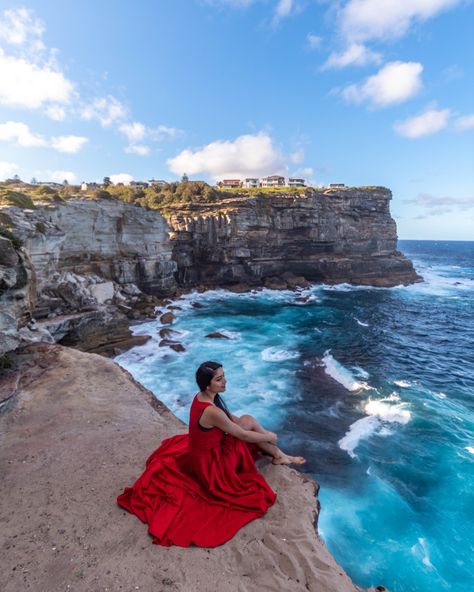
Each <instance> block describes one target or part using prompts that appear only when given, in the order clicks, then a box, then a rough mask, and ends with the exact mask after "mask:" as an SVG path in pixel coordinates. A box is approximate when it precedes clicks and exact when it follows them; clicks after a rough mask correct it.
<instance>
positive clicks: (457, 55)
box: [0, 0, 474, 240]
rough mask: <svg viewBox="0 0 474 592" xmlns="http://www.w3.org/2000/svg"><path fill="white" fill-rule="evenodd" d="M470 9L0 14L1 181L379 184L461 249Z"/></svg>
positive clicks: (404, 5)
mask: <svg viewBox="0 0 474 592" xmlns="http://www.w3.org/2000/svg"><path fill="white" fill-rule="evenodd" d="M473 25H474V2H473V0H340V1H339V0H333V1H331V0H137V2H135V3H131V2H129V1H128V0H116V1H115V2H114V3H110V2H105V1H103V0H102V1H100V0H93V1H92V0H81V2H72V1H64V0H61V1H59V0H47V1H46V0H42V1H40V0H31V1H29V2H21V3H18V2H8V1H3V0H1V1H0V180H1V179H6V178H9V177H12V176H13V175H15V174H17V175H19V176H20V178H22V179H23V180H25V181H30V180H31V179H32V178H35V179H37V180H38V181H48V180H52V181H58V182H62V181H63V179H67V180H68V181H69V182H70V183H80V182H82V181H100V180H102V179H103V177H104V176H110V177H111V178H112V180H113V181H115V182H119V181H123V182H128V181H130V180H131V179H135V180H145V181H146V180H149V179H151V178H155V179H164V180H167V181H172V180H179V179H180V178H181V176H182V174H183V173H187V175H188V176H189V178H190V179H196V180H198V179H199V180H206V181H208V182H209V183H215V182H216V181H218V180H221V179H224V178H245V177H253V176H258V177H259V176H266V175H271V174H283V175H285V176H301V177H304V178H305V179H306V180H307V182H308V183H309V184H312V185H314V186H321V185H327V184H329V183H345V184H346V185H349V186H359V185H383V186H386V187H389V188H390V189H391V190H392V192H393V200H392V203H391V211H392V215H393V217H394V218H395V220H396V222H397V227H398V235H399V238H401V239H439V240H474V59H473V56H474V35H473V34H472V31H473Z"/></svg>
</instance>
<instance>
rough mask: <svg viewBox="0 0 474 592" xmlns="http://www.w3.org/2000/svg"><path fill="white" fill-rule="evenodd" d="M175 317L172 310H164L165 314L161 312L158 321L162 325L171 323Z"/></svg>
mask: <svg viewBox="0 0 474 592" xmlns="http://www.w3.org/2000/svg"><path fill="white" fill-rule="evenodd" d="M175 319H176V317H175V315H174V314H173V313H172V312H165V314H162V315H161V317H160V323H162V324H163V325H171V324H172V323H173V322H174V320H175Z"/></svg>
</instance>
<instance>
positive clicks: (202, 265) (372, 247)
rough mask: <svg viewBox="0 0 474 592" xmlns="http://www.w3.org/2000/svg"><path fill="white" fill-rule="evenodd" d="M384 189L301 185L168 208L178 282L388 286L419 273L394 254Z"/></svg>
mask: <svg viewBox="0 0 474 592" xmlns="http://www.w3.org/2000/svg"><path fill="white" fill-rule="evenodd" d="M391 198H392V194H391V192H390V191H389V190H388V189H385V188H383V187H374V188H364V187H360V188H356V189H346V188H345V189H337V190H333V189H328V190H314V189H308V191H307V192H306V194H303V195H292V194H291V193H289V194H287V195H285V194H274V195H272V194H270V195H261V196H257V197H254V198H236V199H234V200H227V201H225V202H221V203H219V204H212V205H211V206H205V205H189V206H182V207H175V208H172V209H170V210H168V211H167V214H166V217H167V220H168V222H169V224H170V226H171V227H172V229H173V232H172V233H171V241H172V243H173V245H174V250H173V258H174V259H175V261H176V262H177V265H178V273H177V278H178V283H179V284H181V285H185V286H194V285H197V284H205V285H219V286H225V285H232V284H233V283H237V282H248V283H250V284H261V283H262V279H263V278H271V277H272V276H281V275H282V274H284V273H285V272H286V273H288V272H291V273H293V274H295V275H299V276H304V277H306V278H307V279H308V280H310V281H313V282H327V283H339V282H349V283H353V284H368V285H375V286H386V287H388V286H394V285H397V284H408V283H412V282H414V281H416V280H417V279H419V278H418V276H417V274H416V272H415V270H414V269H413V265H412V263H411V262H410V261H409V260H408V259H406V258H405V257H404V256H403V255H402V254H401V253H400V252H398V251H397V231H396V224H395V221H394V220H393V219H392V217H391V216H390V208H389V206H390V200H391Z"/></svg>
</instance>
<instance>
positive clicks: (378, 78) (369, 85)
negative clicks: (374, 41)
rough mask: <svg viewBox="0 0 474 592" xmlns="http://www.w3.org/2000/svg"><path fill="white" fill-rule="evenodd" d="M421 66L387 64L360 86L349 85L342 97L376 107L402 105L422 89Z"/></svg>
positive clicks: (343, 91)
mask: <svg viewBox="0 0 474 592" xmlns="http://www.w3.org/2000/svg"><path fill="white" fill-rule="evenodd" d="M422 71H423V66H422V65H421V64H419V63H417V62H389V63H388V64H385V66H383V68H381V69H380V70H379V71H378V72H377V74H374V75H373V76H370V77H369V78H367V80H366V81H365V82H364V83H362V84H351V85H350V86H348V87H346V88H345V89H343V90H342V92H341V94H342V96H343V97H344V98H345V99H346V100H347V101H348V102H352V103H361V102H363V101H368V102H370V103H372V104H373V105H374V106H376V107H386V106H388V105H393V104H396V103H402V102H403V101H406V100H408V99H410V98H411V97H414V96H415V95H416V94H418V93H419V91H420V90H421V88H422V82H421V73H422Z"/></svg>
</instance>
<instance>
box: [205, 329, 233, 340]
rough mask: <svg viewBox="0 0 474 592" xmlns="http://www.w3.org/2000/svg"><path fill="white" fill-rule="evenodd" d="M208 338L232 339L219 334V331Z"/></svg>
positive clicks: (208, 335)
mask: <svg viewBox="0 0 474 592" xmlns="http://www.w3.org/2000/svg"><path fill="white" fill-rule="evenodd" d="M206 337H209V338H210V339H230V337H228V336H227V335H223V334H222V333H219V331H214V332H213V333H208V334H207V335H206Z"/></svg>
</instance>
